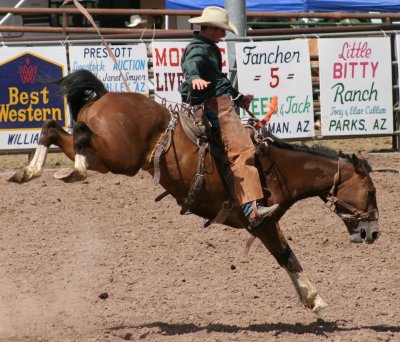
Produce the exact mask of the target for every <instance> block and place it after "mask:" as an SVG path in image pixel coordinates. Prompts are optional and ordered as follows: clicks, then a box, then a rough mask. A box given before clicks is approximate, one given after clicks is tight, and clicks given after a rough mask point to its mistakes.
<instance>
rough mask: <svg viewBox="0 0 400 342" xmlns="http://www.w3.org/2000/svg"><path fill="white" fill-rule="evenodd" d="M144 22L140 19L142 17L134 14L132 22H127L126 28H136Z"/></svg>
mask: <svg viewBox="0 0 400 342" xmlns="http://www.w3.org/2000/svg"><path fill="white" fill-rule="evenodd" d="M143 22H144V21H142V18H141V17H140V15H137V14H134V15H131V17H130V22H129V23H128V22H126V26H127V27H136V26H138V25H140V24H143Z"/></svg>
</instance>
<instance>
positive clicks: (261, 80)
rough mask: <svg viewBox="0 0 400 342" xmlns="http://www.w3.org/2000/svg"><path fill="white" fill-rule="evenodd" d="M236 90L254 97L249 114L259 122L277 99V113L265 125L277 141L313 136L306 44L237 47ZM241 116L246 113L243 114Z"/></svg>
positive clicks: (312, 111) (285, 43)
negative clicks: (274, 97) (275, 136)
mask: <svg viewBox="0 0 400 342" xmlns="http://www.w3.org/2000/svg"><path fill="white" fill-rule="evenodd" d="M236 61H237V67H238V81H239V90H240V92H241V93H243V94H250V95H254V100H253V102H252V103H251V105H250V111H251V112H252V113H253V114H254V115H256V116H257V117H258V118H259V119H262V118H263V117H264V115H265V114H266V113H267V112H268V109H269V107H268V103H269V102H270V101H271V100H272V97H273V96H277V97H278V110H277V113H275V114H273V115H272V117H271V119H270V121H269V122H268V123H267V127H268V128H269V130H270V131H271V132H272V133H273V134H275V135H277V136H278V137H280V138H295V137H296V138H297V137H299V138H300V137H311V136H313V135H314V108H313V95H312V83H311V69H310V56H309V50H308V44H307V41H306V40H293V41H280V42H261V43H258V42H257V43H253V42H251V43H250V42H248V43H237V44H236ZM241 114H242V115H246V112H245V111H243V110H242V113H241Z"/></svg>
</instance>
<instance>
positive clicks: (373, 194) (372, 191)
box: [367, 190, 376, 197]
mask: <svg viewBox="0 0 400 342" xmlns="http://www.w3.org/2000/svg"><path fill="white" fill-rule="evenodd" d="M367 193H368V196H369V197H375V194H376V191H375V190H369V191H368V192H367Z"/></svg>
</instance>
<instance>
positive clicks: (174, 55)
mask: <svg viewBox="0 0 400 342" xmlns="http://www.w3.org/2000/svg"><path fill="white" fill-rule="evenodd" d="M188 44H189V42H152V50H153V70H154V94H155V100H156V101H157V102H158V103H161V104H163V105H164V106H166V107H167V108H170V109H176V108H179V106H180V104H181V103H182V99H181V94H180V93H179V91H178V87H179V86H180V85H181V83H182V82H183V81H184V80H185V77H184V75H183V72H182V68H181V59H182V55H183V52H184V51H185V48H186V46H187V45H188ZM218 47H219V48H220V51H221V55H222V72H224V73H226V74H227V75H228V73H229V66H228V57H227V55H228V53H227V47H226V43H224V42H221V43H219V44H218Z"/></svg>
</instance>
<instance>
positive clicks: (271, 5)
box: [166, 0, 400, 12]
mask: <svg viewBox="0 0 400 342" xmlns="http://www.w3.org/2000/svg"><path fill="white" fill-rule="evenodd" d="M207 6H220V7H224V0H166V8H167V9H178V10H202V9H203V8H204V7H207ZM246 7H247V11H249V12H307V11H315V12H400V1H399V0H276V1H265V0H247V2H246Z"/></svg>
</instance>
